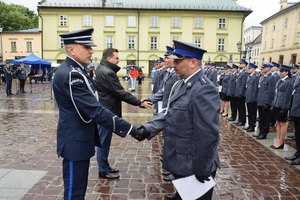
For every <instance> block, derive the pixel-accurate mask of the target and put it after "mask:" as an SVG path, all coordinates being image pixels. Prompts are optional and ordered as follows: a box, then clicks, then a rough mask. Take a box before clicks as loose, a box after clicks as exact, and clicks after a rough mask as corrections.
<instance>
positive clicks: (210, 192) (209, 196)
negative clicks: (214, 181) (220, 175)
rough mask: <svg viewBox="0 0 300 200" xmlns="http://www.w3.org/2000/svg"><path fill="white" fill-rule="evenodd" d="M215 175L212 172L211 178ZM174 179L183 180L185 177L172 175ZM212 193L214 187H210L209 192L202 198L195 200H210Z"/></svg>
mask: <svg viewBox="0 0 300 200" xmlns="http://www.w3.org/2000/svg"><path fill="white" fill-rule="evenodd" d="M216 173H217V171H214V172H212V173H211V176H212V177H213V178H215V177H216ZM173 175H174V177H175V179H178V178H183V177H185V176H179V175H175V174H173ZM213 191H214V187H212V188H211V189H210V190H208V191H207V192H206V193H205V194H204V195H203V196H201V197H200V198H198V199H196V200H211V199H212V195H213Z"/></svg>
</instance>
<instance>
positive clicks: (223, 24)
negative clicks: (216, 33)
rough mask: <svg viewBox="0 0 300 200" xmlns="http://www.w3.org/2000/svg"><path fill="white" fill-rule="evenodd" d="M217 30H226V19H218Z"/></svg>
mask: <svg viewBox="0 0 300 200" xmlns="http://www.w3.org/2000/svg"><path fill="white" fill-rule="evenodd" d="M219 28H221V29H224V28H226V19H224V18H220V19H219Z"/></svg>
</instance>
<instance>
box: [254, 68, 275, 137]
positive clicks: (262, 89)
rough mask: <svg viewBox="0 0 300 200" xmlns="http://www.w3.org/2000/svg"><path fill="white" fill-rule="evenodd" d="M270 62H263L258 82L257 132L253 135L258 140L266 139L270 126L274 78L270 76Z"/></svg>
mask: <svg viewBox="0 0 300 200" xmlns="http://www.w3.org/2000/svg"><path fill="white" fill-rule="evenodd" d="M271 67H272V64H271V63H269V62H264V63H263V66H262V67H261V72H262V75H261V76H260V78H259V82H258V93H257V106H258V113H259V134H258V135H253V136H254V137H256V139H258V140H262V139H266V138H267V135H268V133H269V127H270V120H271V114H270V108H271V104H272V101H273V99H274V96H275V86H276V79H275V77H274V76H272V72H271V70H270V69H271Z"/></svg>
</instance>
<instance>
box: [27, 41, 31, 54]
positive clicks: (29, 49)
mask: <svg viewBox="0 0 300 200" xmlns="http://www.w3.org/2000/svg"><path fill="white" fill-rule="evenodd" d="M26 51H27V52H32V42H31V41H27V42H26Z"/></svg>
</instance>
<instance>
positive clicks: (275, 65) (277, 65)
mask: <svg viewBox="0 0 300 200" xmlns="http://www.w3.org/2000/svg"><path fill="white" fill-rule="evenodd" d="M272 65H273V67H280V65H279V64H278V63H276V62H272Z"/></svg>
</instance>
